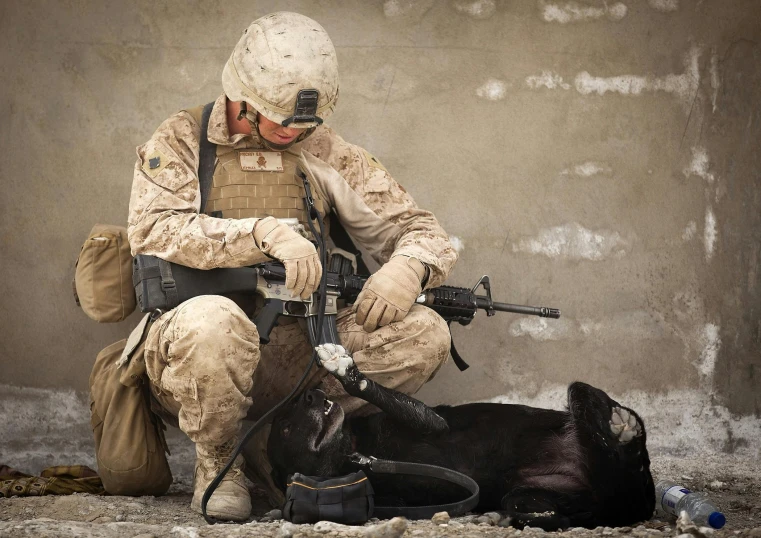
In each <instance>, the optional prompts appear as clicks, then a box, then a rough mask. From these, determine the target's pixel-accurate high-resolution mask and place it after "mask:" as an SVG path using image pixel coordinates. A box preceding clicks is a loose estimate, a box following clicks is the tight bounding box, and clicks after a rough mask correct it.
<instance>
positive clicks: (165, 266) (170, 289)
mask: <svg viewBox="0 0 761 538" xmlns="http://www.w3.org/2000/svg"><path fill="white" fill-rule="evenodd" d="M159 273H160V274H161V289H162V290H164V293H165V294H166V302H167V306H168V307H169V308H174V307H175V306H177V305H178V304H180V301H179V300H178V296H177V282H175V281H174V275H173V274H172V264H171V263H169V262H166V261H164V260H159Z"/></svg>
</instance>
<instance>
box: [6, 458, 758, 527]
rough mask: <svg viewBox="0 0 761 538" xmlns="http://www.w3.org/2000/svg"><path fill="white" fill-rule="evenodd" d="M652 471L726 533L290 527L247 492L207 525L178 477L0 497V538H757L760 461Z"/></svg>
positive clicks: (465, 523)
mask: <svg viewBox="0 0 761 538" xmlns="http://www.w3.org/2000/svg"><path fill="white" fill-rule="evenodd" d="M653 474H654V476H655V477H656V479H657V478H659V477H664V478H665V477H667V478H671V479H673V480H675V481H677V482H679V483H681V484H684V485H685V486H687V487H689V488H690V489H692V490H694V491H704V492H706V493H707V494H708V495H709V496H710V497H711V498H712V499H713V501H714V502H715V503H716V504H717V505H718V506H719V507H720V508H721V509H722V510H723V511H724V513H725V514H726V516H727V525H726V527H725V528H724V529H722V530H720V531H716V532H710V531H709V530H706V529H703V534H701V532H700V531H699V530H697V529H694V528H693V529H692V530H690V529H687V530H686V531H685V529H683V528H680V529H677V528H676V525H675V522H674V521H673V520H670V519H668V518H667V517H665V516H660V517H659V516H656V517H654V518H653V519H651V520H650V521H648V522H645V523H643V524H642V525H640V526H636V527H634V528H628V527H624V528H619V529H609V528H598V529H595V530H586V529H570V530H567V531H565V532H563V533H544V532H543V531H541V530H539V529H526V530H523V531H518V530H516V529H513V528H511V527H509V526H504V525H506V524H507V522H504V521H503V522H501V523H500V522H499V520H498V518H493V519H489V518H488V517H483V516H482V517H480V518H479V517H478V515H470V516H465V517H461V518H454V519H452V520H451V521H449V522H448V523H447V524H440V523H433V522H431V521H427V520H426V521H414V522H412V521H411V522H407V521H403V520H399V521H394V520H392V521H377V520H373V521H371V522H370V523H368V524H367V525H366V526H364V527H342V526H337V525H334V524H326V523H324V522H323V523H318V524H317V525H300V526H296V525H292V524H290V523H287V522H284V521H282V520H279V519H273V516H274V517H277V514H273V515H270V516H265V514H267V513H268V512H269V511H270V507H269V506H268V505H267V502H266V500H265V498H264V496H263V494H262V492H260V491H258V490H255V489H254V490H253V491H252V493H253V501H254V515H255V517H253V518H252V520H251V522H249V523H246V524H243V525H214V526H209V525H207V524H206V523H205V522H204V520H203V519H202V517H201V516H200V515H198V514H196V513H194V512H192V511H191V510H190V496H191V495H190V484H189V483H188V481H187V480H180V481H178V482H177V483H175V485H173V486H172V489H171V490H170V493H169V494H168V495H166V496H164V497H140V498H131V497H117V496H94V495H87V494H77V495H70V496H60V497H53V496H50V497H27V498H11V499H0V537H5V536H13V537H15V536H51V537H52V536H56V537H57V536H62V537H69V536H93V537H112V536H114V537H116V536H119V537H122V536H130V537H139V538H149V537H151V536H152V537H155V538H159V537H189V538H200V537H217V536H267V537H282V538H286V537H291V536H293V537H298V536H304V537H311V536H314V537H318V536H320V537H330V536H336V537H344V536H345V537H352V536H365V537H383V538H391V537H401V536H404V537H419V538H428V537H449V536H472V537H476V536H478V537H481V536H483V537H490V536H521V537H527V536H533V535H541V534H556V535H562V536H573V537H576V538H582V537H586V536H627V535H630V536H634V537H638V538H657V537H659V536H677V535H678V534H680V533H682V534H684V533H685V532H686V533H687V534H691V535H692V536H697V538H701V536H711V535H712V536H713V538H723V537H725V536H752V537H754V538H761V460H759V458H748V457H737V456H729V455H712V456H703V457H674V456H656V457H654V458H653ZM500 524H501V525H503V526H500Z"/></svg>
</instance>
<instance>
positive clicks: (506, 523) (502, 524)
mask: <svg viewBox="0 0 761 538" xmlns="http://www.w3.org/2000/svg"><path fill="white" fill-rule="evenodd" d="M497 526H498V527H503V528H507V527H512V526H513V518H511V517H506V518H505V519H503V520H502V521H500V522H499V523H497Z"/></svg>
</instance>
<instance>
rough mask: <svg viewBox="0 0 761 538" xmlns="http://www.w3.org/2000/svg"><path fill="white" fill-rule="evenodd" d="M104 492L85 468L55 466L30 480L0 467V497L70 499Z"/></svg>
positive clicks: (5, 467) (95, 477)
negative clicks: (50, 496)
mask: <svg viewBox="0 0 761 538" xmlns="http://www.w3.org/2000/svg"><path fill="white" fill-rule="evenodd" d="M105 492H106V491H105V489H103V484H102V483H101V481H100V477H99V476H98V473H96V472H95V471H93V470H92V469H90V468H89V467H86V466H84V465H57V466H55V467H48V468H47V469H44V470H43V471H42V472H41V473H40V476H33V475H30V474H26V473H22V472H21V471H17V470H16V469H12V468H11V467H8V466H7V465H0V497H32V496H39V495H71V494H72V493H92V494H93V495H102V494H104V493H105Z"/></svg>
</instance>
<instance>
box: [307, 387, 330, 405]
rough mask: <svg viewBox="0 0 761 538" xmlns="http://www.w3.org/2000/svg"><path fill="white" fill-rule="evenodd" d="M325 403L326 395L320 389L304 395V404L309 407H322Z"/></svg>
mask: <svg viewBox="0 0 761 538" xmlns="http://www.w3.org/2000/svg"><path fill="white" fill-rule="evenodd" d="M324 401H325V393H324V392H323V391H321V390H320V389H310V390H308V391H306V392H305V393H304V402H306V404H307V405H308V406H313V405H320V404H321V403H322V402H324Z"/></svg>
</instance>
